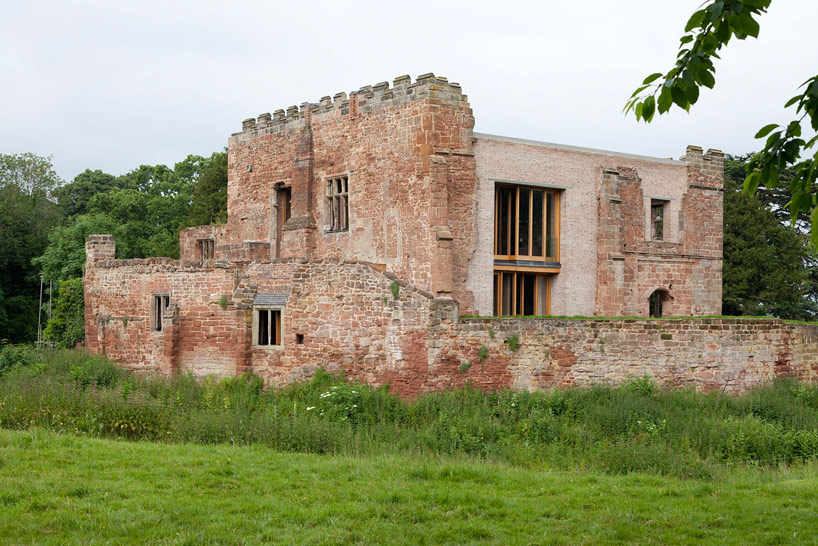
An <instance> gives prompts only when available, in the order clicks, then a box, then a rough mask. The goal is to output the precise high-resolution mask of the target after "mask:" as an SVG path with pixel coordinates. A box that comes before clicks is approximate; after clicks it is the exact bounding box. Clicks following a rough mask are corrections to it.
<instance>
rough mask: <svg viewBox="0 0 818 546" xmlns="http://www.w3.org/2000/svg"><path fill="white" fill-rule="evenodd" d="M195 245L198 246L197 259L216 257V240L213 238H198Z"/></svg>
mask: <svg viewBox="0 0 818 546" xmlns="http://www.w3.org/2000/svg"><path fill="white" fill-rule="evenodd" d="M196 242H197V246H198V247H199V259H200V260H202V261H204V260H212V259H213V258H215V257H216V241H215V240H213V239H198V240H197V241H196Z"/></svg>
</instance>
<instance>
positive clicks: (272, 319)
mask: <svg viewBox="0 0 818 546" xmlns="http://www.w3.org/2000/svg"><path fill="white" fill-rule="evenodd" d="M261 313H269V315H268V318H267V340H268V343H264V344H263V343H261V337H260V333H261V332H260V331H259V330H260V328H261V322H262V321H261V316H260V314H261ZM283 325H284V309H283V308H282V307H279V306H275V305H254V306H253V348H255V349H280V348H282V347H283V346H284V345H283V339H284V329H283Z"/></svg>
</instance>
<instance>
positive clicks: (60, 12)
mask: <svg viewBox="0 0 818 546" xmlns="http://www.w3.org/2000/svg"><path fill="white" fill-rule="evenodd" d="M701 1H702V0H674V1H663V2H658V1H656V0H616V1H612V0H584V1H578V0H564V1H557V0H540V1H536V2H514V1H510V0H506V1H505V2H497V1H496V0H494V1H491V2H481V1H475V0H472V1H469V2H465V1H464V2H447V1H444V0H437V1H435V2H423V1H419V0H413V1H411V2H406V1H394V2H389V1H384V0H378V1H375V2H368V1H362V0H357V1H355V2H345V1H342V0H334V1H331V2H326V3H324V2H315V1H314V2H292V3H284V2H274V1H259V2H250V1H243V2H226V1H221V2H212V3H211V2H174V1H173V0H165V1H162V2H154V1H147V0H140V1H137V2H134V1H127V2H124V1H123V2H119V1H112V0H105V1H61V2H37V1H22V0H19V1H14V0H3V2H2V6H3V9H2V15H0V105H2V106H0V153H21V152H34V153H37V154H41V155H51V156H53V163H54V166H55V168H56V170H57V173H58V174H59V175H60V176H61V177H62V178H64V179H66V180H71V179H72V178H73V177H74V176H75V175H76V174H77V173H79V172H81V171H83V170H85V169H86V168H90V169H102V170H103V171H106V172H109V173H112V174H122V173H125V172H127V171H129V170H131V169H133V168H135V167H137V166H139V165H140V164H159V163H164V164H168V165H172V164H173V163H175V162H177V161H180V160H182V159H184V157H185V156H187V154H199V155H210V154H211V153H212V152H214V151H217V150H220V149H222V148H223V147H225V146H226V145H227V138H228V136H229V135H230V133H233V132H236V131H238V130H240V129H241V120H242V119H244V118H247V117H251V116H256V115H258V114H259V113H262V112H272V111H274V110H276V109H278V108H286V107H287V106H289V105H292V104H301V103H302V102H305V101H311V102H316V101H317V100H318V99H319V98H320V97H321V96H323V95H334V94H335V93H337V92H339V91H346V92H350V91H354V90H357V89H359V88H360V87H362V86H364V85H367V84H375V83H377V82H379V81H383V80H387V81H389V82H390V83H391V81H392V79H394V77H395V76H399V75H401V74H409V75H411V76H412V79H413V80H414V78H415V77H417V76H418V75H419V74H422V73H425V72H434V73H435V74H436V75H439V76H446V77H448V78H449V80H450V81H455V82H459V83H460V84H461V85H462V87H463V91H464V93H466V94H467V95H468V96H469V100H470V102H471V105H472V108H473V109H474V115H475V119H476V126H475V130H476V131H479V132H484V133H494V134H499V135H505V136H514V137H520V138H530V139H536V140H543V141H547V142H557V143H562V144H571V145H577V146H587V147H593V148H602V149H608V150H616V151H622V152H629V153H637V154H644V155H653V156H658V157H670V156H672V157H679V156H680V155H682V154H683V153H684V148H685V146H686V145H687V144H697V145H700V146H702V147H703V148H705V149H707V148H719V149H722V150H724V151H725V152H728V153H733V154H739V153H744V152H748V151H751V150H754V149H755V148H757V144H756V142H755V141H754V140H753V138H752V137H753V135H754V134H755V132H756V130H757V129H758V128H760V127H761V126H762V125H765V124H767V123H771V122H784V121H787V120H788V119H789V118H790V117H791V114H788V113H787V112H785V111H784V110H783V104H784V103H785V102H786V101H787V100H788V99H789V98H790V97H791V96H793V95H794V94H795V92H796V88H797V87H798V85H800V84H801V83H802V82H803V81H804V80H805V79H807V78H808V77H809V76H811V75H813V74H814V73H815V72H816V70H817V69H818V67H816V61H817V60H818V40H816V39H815V36H814V27H815V23H816V21H818V2H816V1H815V0H787V1H786V2H784V1H781V0H776V1H775V2H773V7H772V8H771V10H770V12H769V13H768V14H767V15H765V16H763V17H762V19H761V21H760V23H761V35H760V37H759V39H758V40H752V39H751V40H748V41H745V42H735V43H732V44H731V45H730V47H729V48H728V49H727V50H726V51H725V52H724V54H723V55H722V57H723V58H722V60H721V61H717V63H718V64H717V66H716V68H717V74H716V80H717V84H716V88H715V89H714V90H712V91H704V92H703V93H702V95H701V97H700V99H699V102H698V104H697V105H696V106H695V107H694V109H693V110H692V113H691V114H689V115H688V114H686V113H684V112H682V111H680V110H674V111H673V114H672V115H671V116H662V117H661V118H658V119H657V120H655V121H654V122H653V123H652V124H651V125H645V124H638V123H636V121H635V120H634V119H633V118H631V117H628V118H625V117H623V115H622V113H621V109H622V106H623V105H624V103H625V101H626V99H627V98H628V96H629V95H630V93H631V92H632V91H633V89H635V88H636V86H637V85H638V84H639V83H640V82H641V80H642V79H643V78H644V77H645V76H646V75H648V74H650V73H652V72H658V71H665V70H667V69H668V68H670V67H671V66H672V63H673V60H674V59H675V54H676V51H677V48H678V38H679V37H680V36H681V35H682V31H683V27H684V24H685V22H686V21H687V18H688V17H689V15H690V14H692V13H693V11H695V10H696V8H697V7H698V6H699V4H701Z"/></svg>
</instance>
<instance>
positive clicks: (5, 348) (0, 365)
mask: <svg viewBox="0 0 818 546" xmlns="http://www.w3.org/2000/svg"><path fill="white" fill-rule="evenodd" d="M38 360H39V355H38V354H37V350H36V349H35V348H34V347H32V346H31V345H7V344H5V343H3V344H0V376H2V375H3V374H4V373H6V372H9V371H11V370H13V369H19V368H26V367H29V366H33V365H34V364H35V363H36V362H37V361H38Z"/></svg>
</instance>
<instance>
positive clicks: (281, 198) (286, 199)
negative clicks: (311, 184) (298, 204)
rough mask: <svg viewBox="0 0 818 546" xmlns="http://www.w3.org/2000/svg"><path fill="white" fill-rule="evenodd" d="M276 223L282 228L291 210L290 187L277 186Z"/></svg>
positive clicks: (291, 197) (290, 214) (291, 192)
mask: <svg viewBox="0 0 818 546" xmlns="http://www.w3.org/2000/svg"><path fill="white" fill-rule="evenodd" d="M277 191H278V200H277V202H278V225H279V226H281V227H282V228H283V227H284V224H286V223H287V220H289V219H290V217H291V216H292V212H293V191H292V188H290V187H286V188H279V189H278V190H277Z"/></svg>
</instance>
